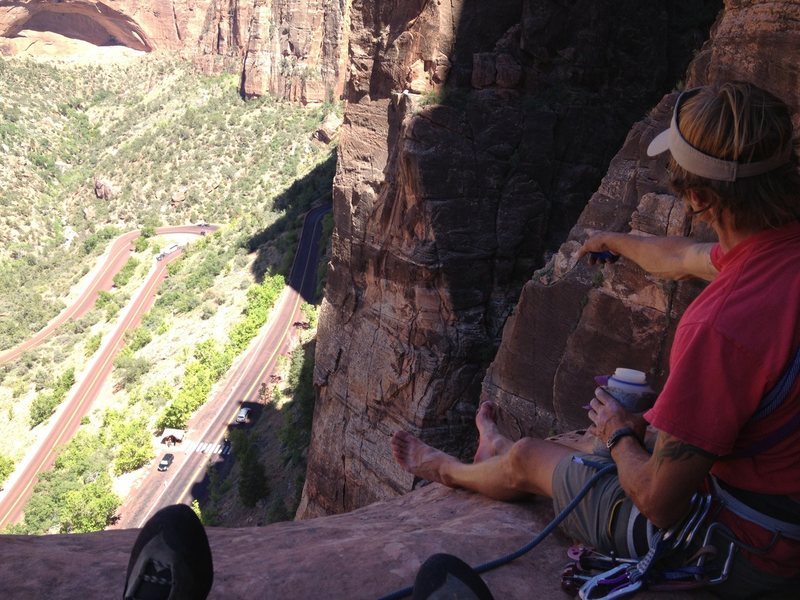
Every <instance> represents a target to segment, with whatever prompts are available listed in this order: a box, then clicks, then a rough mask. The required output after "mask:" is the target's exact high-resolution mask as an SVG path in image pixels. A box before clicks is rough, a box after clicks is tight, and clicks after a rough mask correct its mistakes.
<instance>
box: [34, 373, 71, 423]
mask: <svg viewBox="0 0 800 600" xmlns="http://www.w3.org/2000/svg"><path fill="white" fill-rule="evenodd" d="M74 383H75V369H73V368H69V369H67V370H66V371H65V372H64V373H63V374H62V375H61V377H59V378H58V379H57V380H56V382H55V385H54V387H53V389H52V390H51V391H50V392H43V393H41V394H39V395H37V396H36V398H34V399H33V402H32V403H31V409H30V411H31V412H30V423H31V429H33V428H34V427H36V426H37V425H39V424H40V423H42V422H44V421H45V420H47V419H48V418H49V417H50V415H52V414H53V413H54V412H55V410H56V407H57V406H58V405H59V404H61V403H62V402H63V401H64V398H66V396H67V392H68V391H69V389H70V388H71V387H72V386H73V384H74Z"/></svg>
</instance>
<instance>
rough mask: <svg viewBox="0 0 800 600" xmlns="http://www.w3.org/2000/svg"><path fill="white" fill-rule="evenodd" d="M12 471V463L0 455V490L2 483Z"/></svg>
mask: <svg viewBox="0 0 800 600" xmlns="http://www.w3.org/2000/svg"><path fill="white" fill-rule="evenodd" d="M13 471H14V461H13V460H11V459H10V458H8V457H7V456H3V455H2V454H0V489H2V488H3V482H4V481H5V480H6V479H8V476H9V475H11V473H12V472H13Z"/></svg>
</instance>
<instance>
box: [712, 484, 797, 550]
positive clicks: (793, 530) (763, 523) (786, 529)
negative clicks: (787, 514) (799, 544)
mask: <svg viewBox="0 0 800 600" xmlns="http://www.w3.org/2000/svg"><path fill="white" fill-rule="evenodd" d="M710 479H711V485H712V486H713V488H714V496H716V498H718V499H719V500H720V501H722V504H723V505H724V506H725V508H727V509H728V510H730V511H731V512H732V513H733V514H735V515H737V516H739V517H741V518H742V519H745V520H746V521H750V522H751V523H755V524H756V525H758V526H759V527H763V528H764V529H766V530H768V531H772V532H775V533H780V534H781V535H782V536H783V537H787V538H790V539H792V540H797V541H800V525H797V524H794V523H787V522H786V521H781V520H780V519H776V518H775V517H770V516H769V515H765V514H764V513H762V512H759V511H757V510H756V509H755V508H752V507H751V506H748V505H747V504H745V503H744V502H742V501H741V500H739V499H738V498H737V497H736V496H734V495H733V494H731V493H730V492H729V491H728V490H726V489H725V488H723V487H722V486H721V485H720V484H719V482H718V481H717V478H716V477H711V478H710Z"/></svg>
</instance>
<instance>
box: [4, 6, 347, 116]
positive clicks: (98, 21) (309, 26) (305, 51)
mask: <svg viewBox="0 0 800 600" xmlns="http://www.w3.org/2000/svg"><path fill="white" fill-rule="evenodd" d="M349 6H350V2H349V0H348V1H346V2H340V3H339V2H323V1H321V0H276V1H275V2H269V3H264V2H253V1H250V2H239V1H238V0H226V1H223V2H216V1H212V0H171V1H170V2H165V1H163V0H121V1H117V2H108V1H107V2H102V1H100V0H3V1H2V2H0V38H15V36H17V35H18V34H19V33H20V32H21V31H23V30H35V31H49V32H54V33H57V34H60V35H62V36H64V37H66V38H74V39H78V40H82V41H84V42H89V43H91V44H94V45H96V46H111V45H122V46H127V47H129V48H132V49H134V50H141V51H147V52H150V51H176V52H180V53H181V54H182V55H183V56H185V57H187V58H189V59H191V60H192V61H194V62H195V63H196V64H197V65H199V66H200V67H202V68H203V69H204V70H205V71H206V72H211V73H218V72H222V71H227V72H240V73H241V74H242V86H241V87H242V93H243V94H244V95H246V96H260V95H264V94H267V93H269V94H272V95H274V96H277V97H280V98H286V99H289V100H293V101H299V102H303V103H308V102H317V103H319V102H325V101H326V100H334V99H338V98H339V97H340V96H341V93H342V89H343V86H344V78H345V74H346V70H345V67H344V65H345V61H346V57H347V52H346V49H347V33H348V31H349V29H348V28H347V25H348V11H349ZM12 46H13V44H9V42H6V43H4V44H2V43H0V51H2V49H3V47H9V48H10V47H12ZM8 52H9V50H7V51H6V53H8Z"/></svg>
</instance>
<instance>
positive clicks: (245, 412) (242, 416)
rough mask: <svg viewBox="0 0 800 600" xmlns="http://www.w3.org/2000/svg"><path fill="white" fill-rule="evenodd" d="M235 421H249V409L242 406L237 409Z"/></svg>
mask: <svg viewBox="0 0 800 600" xmlns="http://www.w3.org/2000/svg"><path fill="white" fill-rule="evenodd" d="M236 422H237V423H249V422H250V409H249V408H243V409H242V410H240V411H239V414H238V415H236Z"/></svg>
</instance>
